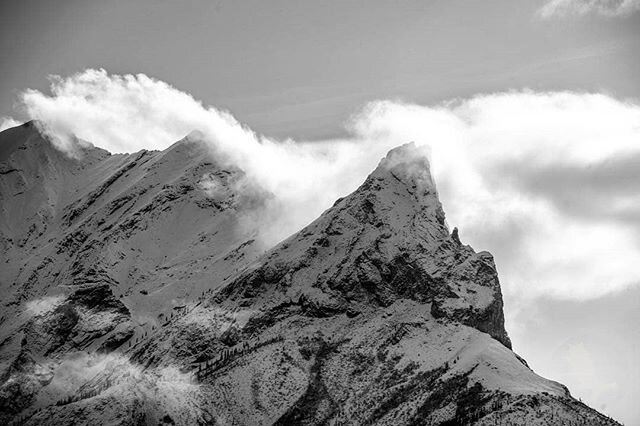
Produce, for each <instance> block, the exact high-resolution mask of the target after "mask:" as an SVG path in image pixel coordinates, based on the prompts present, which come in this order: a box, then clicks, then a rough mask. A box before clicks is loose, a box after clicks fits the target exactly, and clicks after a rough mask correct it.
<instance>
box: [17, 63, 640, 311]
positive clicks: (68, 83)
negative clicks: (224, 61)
mask: <svg viewBox="0 0 640 426" xmlns="http://www.w3.org/2000/svg"><path fill="white" fill-rule="evenodd" d="M21 102H22V105H23V106H24V108H25V109H26V111H27V112H28V114H29V115H30V116H31V117H32V118H35V119H39V120H42V121H43V122H44V123H45V124H46V127H47V128H48V129H49V130H50V132H52V133H53V134H54V135H55V137H56V139H57V141H58V144H59V146H60V147H61V148H62V149H65V147H68V146H69V144H71V143H72V138H70V136H69V135H71V134H75V135H77V136H78V137H79V138H81V139H85V140H89V141H91V142H93V143H94V144H96V145H97V146H100V147H103V148H105V149H108V150H111V151H116V152H132V151H136V150H139V149H142V148H146V149H163V148H166V147H167V146H169V145H170V144H172V143H173V142H175V141H176V140H178V139H180V138H182V137H184V136H185V135H186V134H189V133H190V132H191V131H193V130H194V129H198V130H200V131H201V132H202V135H203V137H204V138H205V139H206V140H207V141H208V142H209V143H210V145H211V146H212V149H214V151H215V152H216V153H217V155H219V156H220V155H222V156H224V157H225V158H226V159H227V161H229V162H232V163H233V164H235V165H237V166H239V167H240V168H242V169H243V170H245V171H246V172H247V175H248V176H249V177H250V179H251V180H252V182H254V183H259V185H260V186H261V187H262V189H264V190H265V191H268V192H269V193H271V194H272V197H271V198H270V200H269V202H268V203H266V204H265V212H263V213H264V214H261V215H259V217H260V218H261V220H262V222H261V223H260V226H261V231H262V233H263V236H264V238H266V239H267V240H268V241H269V242H270V243H273V242H275V241H277V240H279V239H282V238H284V237H286V236H287V235H289V234H290V233H292V232H295V231H297V230H298V229H300V228H301V227H302V226H304V225H305V224H307V223H308V222H310V221H311V220H313V219H314V218H315V217H317V216H318V215H319V214H320V213H321V212H322V211H323V210H324V209H326V208H328V207H329V206H330V205H331V204H332V203H333V201H335V199H336V198H338V197H340V196H343V195H346V194H347V193H349V192H350V191H352V190H354V189H355V188H356V187H357V186H358V185H359V184H360V183H361V182H362V181H363V180H364V178H365V177H366V175H367V174H368V173H370V172H371V171H372V170H373V169H374V168H375V166H376V164H377V162H378V161H379V159H380V158H381V157H383V156H384V154H385V153H386V152H387V151H388V150H389V149H391V148H393V147H395V146H397V145H399V144H402V143H406V142H408V141H415V142H416V143H418V144H427V145H429V147H430V150H431V153H432V154H431V156H432V172H433V174H434V176H435V180H436V182H437V184H438V188H439V192H440V195H441V199H442V202H443V204H444V208H445V211H446V213H447V220H448V223H449V224H450V225H451V226H457V227H459V228H460V232H461V237H462V239H463V241H466V242H469V243H471V244H472V245H473V246H474V247H475V248H476V249H480V250H490V251H491V252H492V253H493V254H494V255H495V257H496V262H497V265H498V269H499V272H500V276H501V279H502V281H503V284H504V291H505V295H506V296H507V297H513V298H516V297H518V298H520V300H525V299H527V298H532V297H540V296H548V297H555V298H567V299H588V298H594V297H599V296H602V295H604V294H607V293H611V292H616V291H619V290H621V289H624V288H627V287H629V286H635V285H637V284H638V282H640V268H638V267H637V266H636V265H637V263H636V260H637V258H638V257H639V256H640V247H639V246H638V243H639V241H640V240H639V238H638V237H639V236H640V216H639V215H638V213H640V192H638V191H637V190H636V188H637V187H638V184H639V183H640V172H638V170H640V167H638V166H640V164H639V162H640V145H639V144H638V141H640V106H639V105H638V104H637V103H634V102H624V101H620V100H617V99H614V98H611V97H609V96H606V95H602V94H582V93H569V92H553V93H540V92H531V91H519V92H510V93H497V94H491V95H479V96H476V97H473V98H470V99H463V100H455V101H451V102H448V103H445V104H441V105H436V106H420V105H412V104H405V103H401V102H392V101H380V102H373V103H371V104H369V105H368V106H367V107H366V108H364V109H363V110H362V111H360V112H359V113H358V114H357V115H355V116H353V117H352V119H351V120H350V122H349V123H348V125H347V130H348V133H349V135H350V136H349V137H346V138H344V139H341V140H326V141H313V142H310V141H297V142H296V141H292V140H286V141H276V140H273V139H270V138H267V137H264V136H261V135H257V134H256V133H254V132H252V131H251V130H250V129H248V128H247V127H246V126H243V125H241V124H240V123H238V122H237V121H236V120H235V119H234V118H233V117H232V116H231V115H230V114H229V113H227V112H224V111H220V110H218V109H215V108H212V107H208V106H204V105H202V104H201V103H200V102H198V101H196V100H195V99H194V98H193V97H192V96H190V95H188V94H186V93H183V92H181V91H179V90H177V89H175V88H173V87H171V86H170V85H168V84H167V83H164V82H161V81H158V80H155V79H152V78H150V77H147V76H145V75H142V74H138V75H125V76H118V75H109V74H108V73H107V72H106V71H104V70H87V71H85V72H83V73H79V74H76V75H72V76H70V77H68V78H60V77H57V78H54V79H53V80H52V86H51V94H45V93H41V92H38V91H33V90H28V91H26V92H24V93H23V95H22V99H21ZM203 182H204V183H202V184H203V185H205V184H206V185H208V186H207V188H208V190H210V191H212V192H215V191H216V188H215V185H212V184H211V183H210V182H206V181H203ZM254 217H258V216H257V215H256V216H254ZM523 298H524V299H523Z"/></svg>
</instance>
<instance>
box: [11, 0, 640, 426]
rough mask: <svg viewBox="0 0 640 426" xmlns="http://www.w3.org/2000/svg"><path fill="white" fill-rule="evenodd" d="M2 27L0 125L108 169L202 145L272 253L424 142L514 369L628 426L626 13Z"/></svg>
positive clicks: (621, 7)
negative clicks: (244, 191) (396, 156)
mask: <svg viewBox="0 0 640 426" xmlns="http://www.w3.org/2000/svg"><path fill="white" fill-rule="evenodd" d="M0 16H2V17H5V19H4V20H3V21H4V22H3V25H0V57H1V58H2V61H1V62H0V94H2V96H0V117H3V118H1V119H0V127H7V126H9V125H11V124H13V123H18V122H21V121H23V120H27V119H29V118H38V119H40V120H43V122H45V123H46V124H47V126H48V129H49V131H50V132H51V133H52V134H54V135H55V136H56V140H57V141H58V143H59V146H60V147H61V148H62V149H66V150H69V146H70V145H69V140H68V135H69V134H71V133H73V134H76V135H78V136H79V137H81V138H83V139H86V140H89V141H91V142H93V143H95V144H96V145H98V146H101V147H104V148H107V149H109V150H111V151H114V152H130V151H135V150H138V149H142V148H157V149H161V148H164V147H166V146H168V145H169V144H171V143H172V142H174V141H175V140H177V139H179V138H181V137H183V136H184V135H186V134H188V133H189V132H191V131H193V130H199V131H201V132H203V134H204V135H206V137H207V138H209V139H210V140H212V141H213V142H212V143H213V144H214V145H215V146H216V148H217V149H218V150H219V151H220V152H222V153H223V154H224V155H226V156H227V157H228V158H229V160H230V161H233V162H234V163H238V164H240V165H241V166H242V167H243V168H245V169H246V170H248V171H249V172H250V173H249V175H250V176H252V177H253V178H254V179H255V180H256V181H258V182H261V184H263V185H265V186H266V187H267V189H269V190H270V191H271V192H273V193H275V194H276V195H277V197H276V200H277V201H278V202H277V205H275V206H273V211H271V214H270V215H267V217H269V218H271V219H272V220H273V221H272V222H267V223H265V228H268V229H277V230H278V232H275V233H273V235H268V236H267V237H268V238H269V239H271V240H273V241H277V240H278V239H279V238H282V237H284V236H286V235H284V234H286V233H288V232H294V231H295V230H296V229H299V227H300V226H303V225H304V224H306V223H308V221H310V220H312V219H313V218H314V217H316V216H317V215H318V214H319V213H320V212H321V211H322V210H323V209H325V208H327V207H329V206H330V205H331V204H332V203H333V201H334V200H335V198H337V197H338V196H341V195H344V193H345V192H346V191H349V190H352V189H354V188H355V187H356V186H357V185H358V184H359V183H360V182H361V181H362V180H363V179H364V177H365V176H366V174H367V173H368V172H370V171H371V170H372V169H373V168H374V167H375V164H376V162H377V161H378V160H379V158H380V157H382V156H383V155H384V153H385V152H386V150H388V149H390V148H392V147H393V146H395V145H398V144H400V143H404V142H407V141H409V140H415V141H416V142H417V143H419V144H426V145H427V146H429V148H430V150H431V162H432V172H433V173H434V176H435V178H436V182H437V184H438V188H439V192H440V196H441V199H442V202H443V205H444V208H445V211H446V213H447V220H448V222H449V224H450V226H457V227H459V229H460V235H461V238H462V240H463V241H464V242H468V243H470V244H471V245H472V246H473V247H474V248H476V249H477V250H488V251H490V252H492V253H493V254H494V256H495V260H496V264H497V267H498V271H499V273H500V277H501V282H502V287H503V292H504V297H505V313H506V317H507V324H506V326H507V330H508V331H509V332H510V335H511V338H512V340H513V344H514V349H515V351H516V352H518V353H519V354H520V355H522V356H523V357H524V358H525V359H527V361H528V362H529V365H531V366H532V367H533V368H534V370H535V371H537V372H538V373H540V374H542V375H543V376H546V377H549V378H551V379H555V380H558V381H560V382H562V383H564V384H566V385H567V386H568V387H569V389H570V390H571V392H572V394H573V395H574V396H576V397H580V398H582V399H583V400H584V401H585V402H587V403H588V404H590V405H592V406H593V407H594V408H596V409H599V410H601V411H603V412H605V413H606V414H609V415H612V416H614V417H615V418H616V419H618V420H620V421H623V422H624V423H625V424H627V425H634V424H640V407H639V406H638V405H637V404H636V401H637V400H638V399H639V398H640V385H639V383H640V363H638V362H637V360H638V359H640V348H639V344H640V335H639V332H638V329H637V327H636V325H637V324H638V323H640V309H639V308H640V286H639V284H638V283H640V268H638V266H637V260H636V259H638V256H639V255H640V246H639V244H638V243H639V238H638V237H639V236H640V194H639V193H638V191H637V190H636V188H638V183H640V171H638V170H640V167H638V165H640V54H638V52H640V1H636V0H540V1H536V0H526V1H525V0H495V1H491V2H486V1H479V0H478V1H474V0H469V1H456V0H447V1H436V0H434V1H382V0H369V1H366V2H365V1H355V0H354V1H349V0H344V1H330V2H300V1H284V0H275V1H270V2H264V1H213V0H208V1H204V0H202V1H199V0H189V1H185V2H178V1H175V0H154V1H116V0H113V1H66V0H63V1H57V2H49V1H44V0H41V1H32V0H21V1H16V0H6V1H4V2H2V3H1V4H0ZM50 76H57V77H50ZM283 212H295V214H282V213H283ZM276 218H277V219H276ZM274 221H275V222H274ZM283 221H284V222H283Z"/></svg>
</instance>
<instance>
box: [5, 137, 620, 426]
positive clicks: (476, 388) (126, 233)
mask: <svg viewBox="0 0 640 426" xmlns="http://www.w3.org/2000/svg"><path fill="white" fill-rule="evenodd" d="M5 132H6V131H5ZM5 132H2V133H0V142H2V141H3V140H5V139H7V138H8V136H7V134H5ZM12 133H15V131H13V132H11V131H10V132H9V133H8V135H9V136H11V137H16V136H15V135H12ZM3 135H4V136H3ZM195 136H196V135H192V136H191V137H187V138H185V139H183V140H181V141H179V142H177V143H176V144H174V145H172V146H171V147H169V148H167V149H166V150H164V151H141V152H138V153H134V154H127V155H124V154H114V155H107V154H104V155H103V156H102V157H100V156H97V157H96V158H97V159H96V161H95V162H92V161H93V160H91V159H90V160H89V161H88V162H82V160H77V159H70V160H69V161H71V162H72V164H74V167H77V168H75V169H73V170H74V173H76V174H74V175H73V177H70V178H68V179H61V178H59V177H58V175H57V174H55V173H53V172H56V173H58V171H59V170H58V169H56V168H53V169H47V170H48V172H47V173H49V172H51V173H50V174H44V175H43V176H42V179H41V180H33V179H32V177H31V176H30V175H24V176H23V181H24V182H23V183H22V185H23V186H24V188H25V190H27V191H33V190H35V189H36V188H37V187H39V186H40V185H41V184H42V183H45V184H46V185H45V187H47V188H50V189H48V194H55V195H56V197H57V198H56V197H53V196H50V195H48V196H47V197H41V198H36V197H34V198H33V199H34V200H36V201H38V203H35V204H32V205H27V206H26V208H24V206H23V207H22V208H23V210H24V213H25V214H22V215H21V216H16V212H17V211H18V210H16V209H13V210H12V209H11V206H10V207H9V208H7V207H6V206H7V205H9V204H10V203H14V202H15V199H16V197H18V198H19V197H20V196H19V195H18V196H16V195H15V194H14V192H13V189H15V188H14V186H15V185H16V181H15V180H14V179H15V176H13V175H15V174H16V173H17V172H11V173H8V174H3V175H0V195H1V196H2V199H3V212H2V216H0V217H1V218H2V225H3V226H2V227H0V231H2V241H3V245H4V247H5V250H3V256H5V257H6V259H5V260H4V262H0V263H2V264H3V265H10V266H11V267H10V268H7V269H6V270H5V272H3V273H2V275H1V276H0V286H1V290H2V291H3V294H7V295H12V297H10V298H9V299H8V300H9V302H5V303H4V304H3V306H2V307H1V308H2V312H0V315H1V316H0V379H1V380H0V419H2V420H3V421H5V422H10V421H12V422H13V423H15V424H34V425H35V424H42V423H47V422H49V423H51V422H53V423H56V424H77V422H78V419H82V421H81V423H82V424H89V423H97V424H101V423H107V422H108V423H110V424H154V425H155V424H158V423H160V424H172V423H173V424H292V423H295V424H342V423H349V424H434V425H449V424H477V425H489V424H548V423H554V424H563V423H564V424H571V422H574V423H577V422H582V423H584V424H617V423H616V422H614V421H613V420H610V419H608V418H606V417H605V416H602V415H601V414H599V413H597V412H596V411H594V410H591V409H590V408H588V407H586V406H584V405H583V404H581V403H580V402H579V401H576V400H575V399H573V398H572V397H571V396H570V394H569V392H568V390H567V389H566V387H564V386H562V385H561V384H558V383H556V382H553V381H550V380H547V379H544V378H542V377H540V376H538V375H536V374H535V373H534V372H533V371H532V370H531V369H530V368H529V367H528V366H527V365H526V363H525V362H524V361H523V360H522V359H521V358H520V357H518V356H517V355H516V354H515V353H513V352H512V351H511V343H510V340H509V337H508V334H507V332H506V330H505V327H504V314H503V311H502V296H501V290H500V284H499V280H498V276H497V272H496V269H495V264H494V261H493V257H492V256H491V255H490V254H489V253H487V252H480V253H475V252H474V251H473V249H472V248H471V247H469V246H466V245H464V244H462V243H461V242H460V238H459V236H458V232H457V230H456V229H454V230H453V232H450V231H449V229H448V227H447V225H446V222H445V216H444V211H443V209H442V206H441V204H440V201H439V199H438V195H437V190H436V186H435V183H434V182H433V179H432V178H431V175H430V172H429V164H428V159H427V156H426V155H425V153H424V152H423V151H422V150H421V148H420V147H418V146H416V145H415V144H407V145H404V146H401V147H398V148H395V149H394V150H392V151H390V152H389V154H387V156H386V157H385V158H384V159H382V160H381V162H380V164H379V165H378V167H377V168H376V169H375V170H374V171H373V172H372V173H371V174H370V175H369V176H368V177H367V179H366V180H365V181H364V182H363V184H362V185H361V186H360V187H359V188H358V189H356V190H355V191H354V192H353V193H352V194H350V195H348V196H346V197H344V198H342V199H339V200H338V201H336V203H335V204H334V205H333V206H332V207H330V208H329V209H327V210H326V211H325V212H324V213H323V214H322V215H321V216H320V217H319V218H318V219H316V220H315V221H314V222H312V223H311V224H309V225H308V226H306V227H304V228H303V229H302V230H300V231H299V232H297V233H295V234H294V235H292V236H291V237H289V238H287V239H286V240H284V241H283V242H281V243H279V244H277V245H276V246H275V247H272V248H270V249H268V250H266V251H265V249H264V248H263V247H260V245H259V244H258V243H257V242H256V239H255V238H256V235H255V233H254V231H253V230H251V229H246V227H245V226H243V224H242V223H240V219H239V218H240V216H241V215H242V214H243V212H244V211H246V209H250V208H253V207H254V206H255V202H251V201H249V202H247V201H246V200H245V199H244V198H243V197H246V195H245V194H242V193H241V191H242V187H240V186H238V185H237V184H236V183H237V182H238V180H241V179H242V176H243V172H242V171H241V170H239V169H237V168H234V167H230V166H229V165H228V164H226V163H221V162H219V161H217V160H216V158H215V155H214V154H213V153H212V152H211V151H210V150H208V149H207V148H206V145H203V144H202V143H201V142H199V141H198V140H197V139H198V138H197V137H195ZM18 137H19V135H18ZM3 138H4V139H3ZM22 142H24V141H22ZM2 143H4V142H2ZM12 143H15V144H16V145H19V142H15V141H12ZM0 149H1V148H0ZM96 152H98V151H96ZM56 155H57V154H56ZM101 155H102V154H101ZM21 158H22V157H20V158H18V159H17V160H16V161H22V160H24V159H23V158H22V160H21ZM56 159H57V160H56V161H60V162H61V163H65V162H66V161H67V160H66V159H64V158H58V157H56ZM5 164H9V163H7V162H6V161H5V162H2V165H3V166H5ZM11 164H13V165H12V166H11V167H13V166H15V165H16V164H17V163H15V162H14V163H11ZM11 164H9V165H11ZM65 164H66V163H65ZM18 165H19V166H20V164H18ZM18 168H22V169H24V167H18ZM40 170H41V169H37V170H35V171H34V173H36V174H37V173H40ZM42 170H44V169H42ZM52 170H53V172H52ZM62 171H63V172H64V173H66V169H63V170H62ZM21 173H24V171H23V172H21ZM60 182H62V183H64V185H63V186H61V183H60ZM47 185H48V186H47ZM256 196H258V197H259V196H260V195H259V194H258V195H256ZM54 198H55V203H52V202H50V201H51V200H53V199H54ZM5 200H8V201H5ZM43 205H44V206H45V207H46V206H50V205H54V207H52V208H51V209H50V210H49V212H50V213H49V214H38V212H40V211H41V210H42V208H43V207H42V206H43ZM45 210H46V209H45ZM30 212H35V215H33V214H29V213H30ZM18 219H20V220H18ZM11 220H14V222H11ZM20 221H23V222H24V223H22V222H20ZM34 224H35V225H34ZM16 225H20V226H16ZM32 225H34V226H35V229H36V230H35V231H30V230H31V229H32ZM23 240H24V243H21V244H19V243H20V242H21V241H23ZM70 366H73V367H70ZM71 372H73V374H71Z"/></svg>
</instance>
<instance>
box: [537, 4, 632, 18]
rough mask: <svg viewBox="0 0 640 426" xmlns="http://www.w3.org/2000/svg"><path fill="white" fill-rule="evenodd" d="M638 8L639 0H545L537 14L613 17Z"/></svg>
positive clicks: (550, 16)
mask: <svg viewBox="0 0 640 426" xmlns="http://www.w3.org/2000/svg"><path fill="white" fill-rule="evenodd" d="M638 10H640V0H547V2H546V3H545V4H544V5H543V6H542V7H541V8H540V9H539V10H538V15H539V16H540V17H541V18H543V19H548V18H552V17H566V16H572V15H573V16H583V15H588V14H598V15H603V16H609V17H614V16H626V15H630V14H631V13H633V12H636V11H638Z"/></svg>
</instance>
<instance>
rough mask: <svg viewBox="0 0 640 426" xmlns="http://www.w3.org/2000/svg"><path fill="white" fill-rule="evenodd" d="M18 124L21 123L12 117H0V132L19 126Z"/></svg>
mask: <svg viewBox="0 0 640 426" xmlns="http://www.w3.org/2000/svg"><path fill="white" fill-rule="evenodd" d="M20 124H22V123H20V122H19V121H18V120H15V119H14V118H12V117H0V132H1V131H3V130H7V129H9V128H11V127H16V126H19V125H20Z"/></svg>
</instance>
